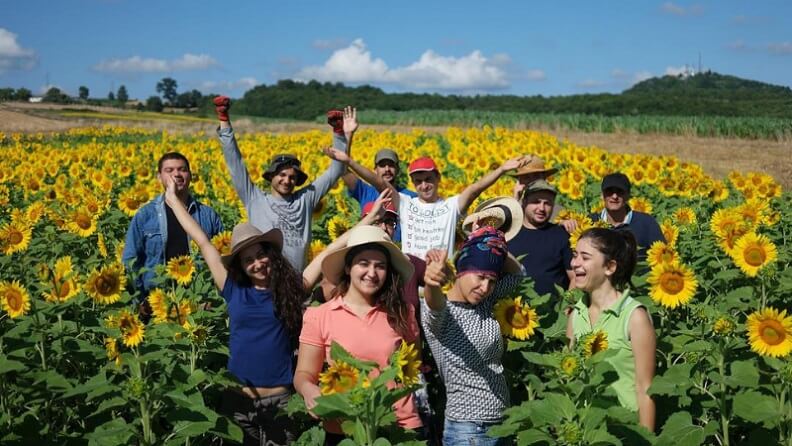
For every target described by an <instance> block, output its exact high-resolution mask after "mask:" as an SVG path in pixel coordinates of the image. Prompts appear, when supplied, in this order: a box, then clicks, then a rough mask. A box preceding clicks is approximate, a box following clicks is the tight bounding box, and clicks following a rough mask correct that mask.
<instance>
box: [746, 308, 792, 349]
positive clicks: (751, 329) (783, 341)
mask: <svg viewBox="0 0 792 446" xmlns="http://www.w3.org/2000/svg"><path fill="white" fill-rule="evenodd" d="M746 327H747V328H748V339H749V341H750V343H751V350H753V351H755V352H756V353H759V354H760V355H763V356H773V357H776V358H780V357H783V356H786V355H788V354H789V353H790V352H792V316H787V311H786V310H782V311H778V310H776V309H775V308H772V307H767V308H765V309H764V310H761V311H757V312H755V313H753V314H751V315H750V316H748V320H747V321H746Z"/></svg>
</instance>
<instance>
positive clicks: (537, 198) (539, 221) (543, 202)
mask: <svg viewBox="0 0 792 446" xmlns="http://www.w3.org/2000/svg"><path fill="white" fill-rule="evenodd" d="M523 203H524V204H523V211H524V214H525V219H524V223H526V225H527V226H528V227H532V228H539V227H542V226H544V225H545V224H547V222H548V221H550V215H551V214H552V213H553V205H554V204H555V194H554V193H552V192H550V191H545V190H540V191H536V192H531V193H530V194H528V195H526V196H525V200H524V201H523Z"/></svg>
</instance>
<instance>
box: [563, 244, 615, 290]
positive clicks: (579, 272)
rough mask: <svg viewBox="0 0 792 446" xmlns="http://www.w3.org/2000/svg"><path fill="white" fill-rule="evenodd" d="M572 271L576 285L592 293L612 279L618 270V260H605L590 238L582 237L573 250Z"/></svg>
mask: <svg viewBox="0 0 792 446" xmlns="http://www.w3.org/2000/svg"><path fill="white" fill-rule="evenodd" d="M571 265H572V272H573V273H574V274H575V287H576V288H580V289H582V290H583V291H586V292H588V293H591V292H592V291H594V290H597V289H599V288H600V287H601V286H603V285H605V283H606V282H608V281H609V280H610V277H611V276H612V275H613V273H615V272H616V261H614V260H610V261H607V262H606V261H605V256H604V255H603V254H602V252H601V251H600V250H599V249H597V247H596V246H595V245H594V244H593V243H592V242H591V239H589V238H581V239H580V240H578V242H577V246H576V247H575V250H574V251H573V252H572V263H571Z"/></svg>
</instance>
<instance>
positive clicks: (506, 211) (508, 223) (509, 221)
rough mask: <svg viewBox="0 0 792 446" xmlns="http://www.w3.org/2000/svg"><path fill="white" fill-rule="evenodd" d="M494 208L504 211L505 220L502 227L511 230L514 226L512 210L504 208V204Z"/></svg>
mask: <svg viewBox="0 0 792 446" xmlns="http://www.w3.org/2000/svg"><path fill="white" fill-rule="evenodd" d="M492 207H493V208H498V209H500V210H502V211H503V215H504V217H505V218H504V219H503V224H502V225H501V227H502V228H504V230H506V229H508V228H510V227H511V224H512V213H511V210H509V208H508V207H507V206H504V205H502V204H498V205H495V206H492Z"/></svg>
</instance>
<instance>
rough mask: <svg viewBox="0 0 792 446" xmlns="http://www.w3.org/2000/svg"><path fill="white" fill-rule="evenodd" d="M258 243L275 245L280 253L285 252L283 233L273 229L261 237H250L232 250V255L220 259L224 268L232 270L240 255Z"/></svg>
mask: <svg viewBox="0 0 792 446" xmlns="http://www.w3.org/2000/svg"><path fill="white" fill-rule="evenodd" d="M258 243H268V244H270V245H273V246H274V247H275V248H276V249H277V250H278V252H281V251H283V233H282V232H281V230H280V229H278V228H272V229H270V230H269V231H267V232H265V233H263V234H261V235H257V236H254V237H250V238H248V239H246V240H244V241H242V242H241V243H238V244H237V245H236V246H234V248H233V249H232V250H231V253H230V254H228V255H224V256H221V257H220V260H221V261H222V262H223V266H225V267H226V269H230V268H231V266H232V265H233V264H234V258H235V257H236V256H237V255H239V253H240V252H242V251H243V250H244V249H245V248H247V247H248V246H252V245H255V244H258Z"/></svg>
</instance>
